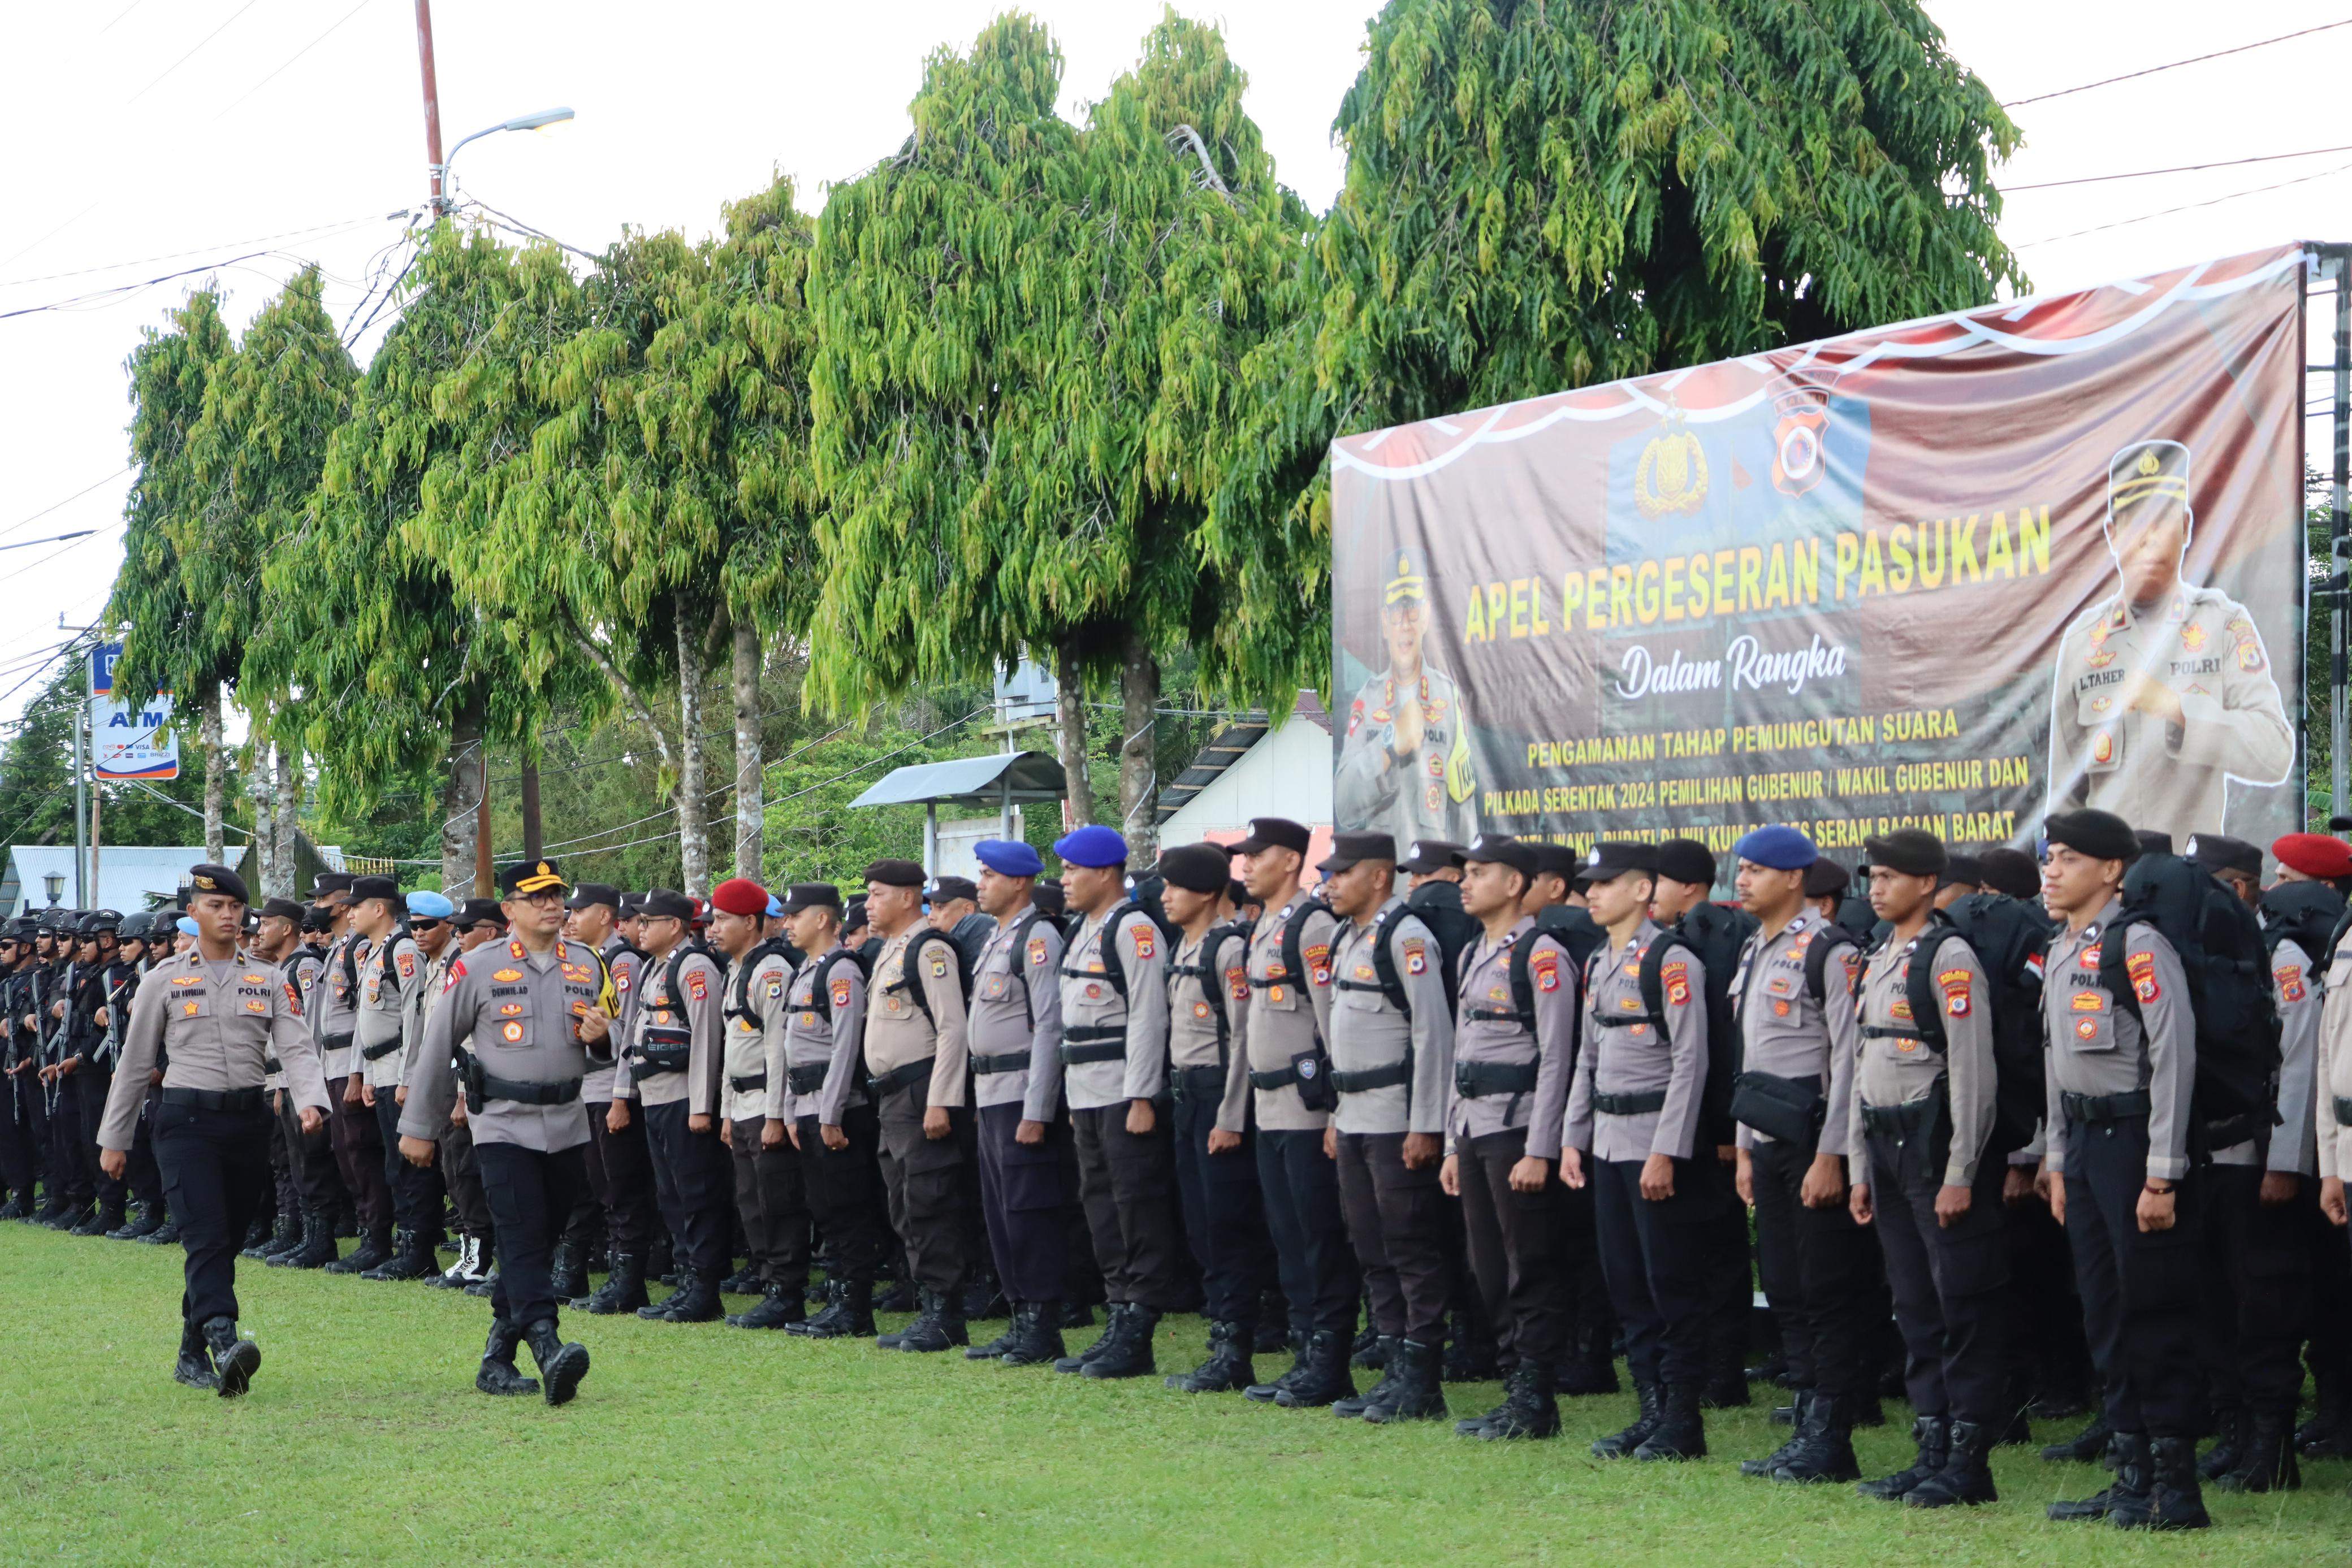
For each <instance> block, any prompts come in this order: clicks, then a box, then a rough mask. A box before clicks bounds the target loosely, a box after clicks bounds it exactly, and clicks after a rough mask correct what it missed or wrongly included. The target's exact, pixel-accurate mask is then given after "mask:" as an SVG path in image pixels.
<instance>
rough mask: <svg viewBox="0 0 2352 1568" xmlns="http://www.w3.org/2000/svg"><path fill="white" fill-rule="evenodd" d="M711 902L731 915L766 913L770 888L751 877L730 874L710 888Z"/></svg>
mask: <svg viewBox="0 0 2352 1568" xmlns="http://www.w3.org/2000/svg"><path fill="white" fill-rule="evenodd" d="M710 902H711V904H712V905H713V906H714V907H716V908H719V909H723V910H725V911H726V912H727V913H728V914H730V915H765V914H766V913H768V890H767V889H766V888H764V887H761V885H760V884H759V883H756V882H753V881H751V879H750V878H749V877H741V876H730V877H729V878H728V879H727V880H726V881H725V882H722V883H719V885H718V886H717V887H714V888H712V889H711V890H710Z"/></svg>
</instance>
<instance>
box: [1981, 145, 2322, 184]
mask: <svg viewBox="0 0 2352 1568" xmlns="http://www.w3.org/2000/svg"><path fill="white" fill-rule="evenodd" d="M2330 152H2352V146H2347V147H2313V148H2308V149H2306V150H2305V151H2304V152H2265V153H2263V155H2262V156H2261V157H2259V158H2227V159H2224V160H2222V161H2221V162H2218V163H2182V164H2179V165H2178V166H2176V167H2174V168H2170V169H2134V170H2133V171H2132V172H2129V173H2128V174H2085V175H2084V176H2083V177H2082V178H2081V179H2079V180H2043V181H2042V182H2040V183H2036V184H2032V185H2003V186H2002V187H2001V188H2000V193H2001V194H2002V195H2004V196H2006V195H2009V194H2011V193H2014V192H2018V191H2054V190H2056V189H2057V188H2058V187H2059V186H2061V185H2104V184H2105V183H2107V182H2108V181H2110V180H2146V179H2148V178H2150V177H2152V176H2154V175H2158V174H2193V173H2196V172H2198V171H2199V170H2200V169H2235V168H2238V167H2240V166H2242V165H2243V164H2247V163H2276V162H2281V161H2282V160H2284V159H2288V158H2318V157H2322V156H2324V155H2326V154H2327V153H2330Z"/></svg>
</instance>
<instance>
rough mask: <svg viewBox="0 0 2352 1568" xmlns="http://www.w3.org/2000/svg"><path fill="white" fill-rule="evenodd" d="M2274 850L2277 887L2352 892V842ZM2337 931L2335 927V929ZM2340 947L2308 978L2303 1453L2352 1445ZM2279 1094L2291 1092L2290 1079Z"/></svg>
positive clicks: (2309, 836) (2302, 1207) (2285, 844)
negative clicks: (2336, 1084) (2313, 995)
mask: <svg viewBox="0 0 2352 1568" xmlns="http://www.w3.org/2000/svg"><path fill="white" fill-rule="evenodd" d="M2271 852H2272V853H2273V854H2274V855H2276V856H2277V857H2278V875H2279V887H2278V888H2276V889H2273V892H2281V891H2284V890H2286V889H2287V888H2289V887H2290V886H2294V885H2300V884H2301V883H2305V882H2320V883H2326V884H2327V886H2328V887H2330V888H2331V889H2333V890H2334V891H2336V893H2337V894H2338V895H2339V896H2341V895H2342V894H2345V893H2346V892H2347V890H2352V848H2347V846H2346V844H2345V842H2344V841H2343V840H2341V839H2339V838H2336V837H2335V836H2334V835H2332V834H2327V833H2289V834H2287V835H2285V836H2284V838H2281V839H2279V840H2277V841H2274V842H2273V844H2272V845H2271ZM2334 929H2335V928H2334V926H2333V925H2331V926H2330V927H2329V930H2330V932H2331V933H2332V932H2333V931H2334ZM2318 946H2320V947H2321V948H2323V949H2325V948H2326V946H2327V941H2326V937H2324V936H2323V937H2321V938H2320V939H2319V942H2318ZM2341 953H2342V949H2341V948H2340V947H2339V948H2338V949H2337V950H2336V952H2325V951H2323V952H2320V953H2317V954H2315V955H2314V956H2313V965H2312V967H2311V968H2310V970H2309V971H2308V977H2309V979H2310V980H2312V981H2314V982H2318V981H2324V982H2325V984H2324V986H2322V987H2321V994H2322V1000H2321V1005H2320V1027H2319V1033H2318V1038H2317V1040H2315V1044H2314V1051H2313V1056H2314V1061H2313V1063H2312V1071H2313V1083H2312V1090H2311V1093H2312V1102H2313V1104H2312V1123H2313V1127H2312V1132H2313V1141H2312V1145H2311V1147H2310V1149H2309V1155H2310V1161H2311V1163H2310V1165H2309V1166H2308V1168H2307V1171H2306V1174H2305V1176H2304V1178H2303V1180H2302V1181H2301V1183H2300V1184H2299V1188H2298V1192H2297V1195H2296V1203H2295V1207H2296V1210H2297V1212H2298V1217H2299V1219H2300V1222H2301V1224H2302V1226H2303V1229H2304V1246H2305V1253H2306V1255H2307V1256H2308V1258H2309V1259H2310V1263H2311V1276H2312V1280H2311V1284H2312V1291H2311V1296H2312V1307H2311V1315H2310V1318H2309V1323H2310V1330H2311V1332H2310V1337H2309V1339H2308V1341H2307V1342H2306V1343H2305V1346H2304V1359H2305V1362H2306V1363H2307V1364H2308V1365H2309V1366H2310V1368H2311V1378H2312V1383H2313V1385H2314V1388H2313V1394H2314V1404H2315V1410H2314V1411H2313V1414H2312V1418H2311V1419H2310V1420H2309V1421H2307V1422H2305V1424H2304V1425H2303V1426H2302V1427H2298V1428H2296V1430H2295V1433H2294V1443H2295V1447H2296V1449H2297V1451H2298V1452H2299V1453H2300V1454H2301V1455H2302V1456H2303V1457H2304V1458H2338V1457H2341V1456H2342V1455H2344V1454H2345V1453H2346V1452H2347V1451H2352V1428H2347V1425H2346V1422H2345V1416H2346V1409H2347V1404H2352V1397H2347V1395H2352V1253H2347V1249H2346V1248H2345V1244H2344V1232H2343V1231H2342V1230H2340V1229H2338V1228H2336V1224H2331V1223H2330V1220H2329V1215H2328V1212H2327V1209H2326V1204H2325V1198H2326V1180H2325V1178H2326V1176H2329V1175H2331V1174H2336V1175H2340V1174H2341V1171H2342V1168H2343V1167H2342V1166H2340V1165H2338V1164H2336V1162H2335V1160H2334V1158H2333V1156H2334V1154H2335V1146H2334V1145H2335V1135H2336V1131H2337V1128H2338V1126H2339V1120H2338V1116H2337V1112H2338V1110H2339V1109H2342V1110H2343V1111H2345V1112H2346V1115H2345V1116H2344V1117H2343V1118H2342V1124H2345V1125H2352V1103H2347V1105H2345V1106H2343V1107H2338V1106H2337V1105H2336V1103H2335V1097H2336V1095H2337V1094H2340V1093H2343V1092H2344V1091H2343V1090H2342V1089H2340V1088H2330V1087H2329V1084H2330V1074H2331V1071H2334V1070H2335V1067H2334V1064H2335V1063H2336V1061H2339V1060H2340V1058H2339V1057H2338V1056H2337V1054H2336V1043H2335V1041H2336V1030H2338V1029H2339V1028H2340V1027H2342V1026H2341V1024H2340V1023H2339V1021H2338V1020H2337V1018H2336V1014H2337V1012H2338V1011H2339V1010H2340V1009H2342V1008H2343V1007H2345V1006H2346V1005H2347V1003H2346V1002H2345V1001H2343V1000H2341V999H2339V998H2342V997H2343V996H2344V994H2345V993H2344V991H2342V990H2339V989H2338V983H2339V980H2340V981H2341V983H2342V984H2343V985H2344V986H2345V987H2347V988H2352V977H2341V976H2339V975H2338V974H2337V973H2336V957H2337V956H2339V955H2340V954H2341ZM2281 1098H2282V1100H2284V1098H2285V1087H2284V1084H2282V1086H2281ZM2282 1113H2284V1106H2282ZM2280 1135H2284V1134H2280ZM2336 1223H2337V1224H2340V1223H2341V1221H2340V1220H2338V1221H2337V1222H2336Z"/></svg>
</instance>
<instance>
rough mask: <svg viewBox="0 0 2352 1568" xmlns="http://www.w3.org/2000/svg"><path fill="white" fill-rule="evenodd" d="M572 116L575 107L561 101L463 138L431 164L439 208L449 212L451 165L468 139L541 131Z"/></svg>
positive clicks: (437, 209)
mask: <svg viewBox="0 0 2352 1568" xmlns="http://www.w3.org/2000/svg"><path fill="white" fill-rule="evenodd" d="M571 118H572V110H569V109H567V108H565V107H563V106H562V105H561V104H559V105H557V106H556V107H555V108H553V109H542V110H538V111H537V112H536V113H532V114H519V115H517V116H515V118H514V119H512V120H501V121H499V123H498V124H496V125H486V126H484V127H483V128H482V129H481V130H479V131H475V132H474V133H473V134H472V135H471V136H468V137H466V138H465V139H464V140H463V141H459V142H458V143H457V146H455V147H452V148H451V149H449V153H448V156H447V157H446V158H444V159H442V160H441V162H438V163H436V164H433V165H432V166H431V172H432V175H433V192H434V201H435V204H436V211H438V212H442V213H446V212H447V211H448V210H449V208H450V206H451V205H452V202H451V199H450V198H451V195H452V191H451V188H450V184H449V170H450V166H451V165H453V164H454V163H456V162H457V154H458V153H459V152H463V151H464V150H465V147H466V143H467V142H468V141H480V140H481V139H482V138H483V137H485V136H495V135H497V134H498V133H499V132H500V131H538V130H541V129H542V128H544V127H546V126H550V125H560V124H562V122H563V121H565V120H569V119H571Z"/></svg>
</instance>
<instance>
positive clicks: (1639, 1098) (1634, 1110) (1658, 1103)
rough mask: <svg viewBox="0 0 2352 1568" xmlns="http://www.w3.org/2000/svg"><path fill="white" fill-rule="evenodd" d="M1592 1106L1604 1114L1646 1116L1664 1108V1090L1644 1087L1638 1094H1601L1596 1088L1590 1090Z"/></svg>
mask: <svg viewBox="0 0 2352 1568" xmlns="http://www.w3.org/2000/svg"><path fill="white" fill-rule="evenodd" d="M1592 1108H1593V1109H1594V1110H1596V1111H1598V1112H1600V1113H1601V1114H1602V1115H1604V1116H1646V1115H1648V1114H1649V1113H1651V1112H1653V1111H1663V1110H1664V1109H1665V1108H1666V1092H1665V1091H1664V1090H1663V1089H1645V1090H1643V1091H1642V1092H1640V1093H1639V1094H1603V1093H1601V1092H1600V1091H1599V1090H1597V1089H1596V1090H1594V1091H1593V1092H1592Z"/></svg>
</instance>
